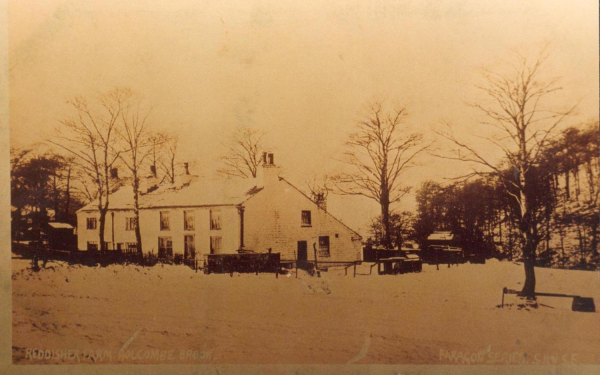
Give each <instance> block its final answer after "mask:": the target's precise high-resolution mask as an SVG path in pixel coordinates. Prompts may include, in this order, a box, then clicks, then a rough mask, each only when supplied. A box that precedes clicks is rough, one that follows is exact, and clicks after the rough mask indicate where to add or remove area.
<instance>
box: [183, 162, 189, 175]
mask: <svg viewBox="0 0 600 375" xmlns="http://www.w3.org/2000/svg"><path fill="white" fill-rule="evenodd" d="M183 167H184V168H185V174H186V175H189V174H190V163H183Z"/></svg>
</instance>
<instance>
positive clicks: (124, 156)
mask: <svg viewBox="0 0 600 375" xmlns="http://www.w3.org/2000/svg"><path fill="white" fill-rule="evenodd" d="M149 114H150V109H144V108H143V106H142V103H141V100H140V99H139V98H135V99H133V100H130V101H129V102H128V103H126V104H125V105H124V106H123V109H122V111H121V122H120V126H119V127H118V128H117V134H118V135H119V138H120V139H121V141H122V142H123V144H124V147H123V148H122V150H123V151H122V152H121V153H120V157H121V160H122V161H123V164H124V165H125V167H126V168H127V169H128V170H129V172H130V173H131V182H132V187H133V213H134V216H135V239H136V242H137V244H136V247H137V252H138V254H139V255H141V254H142V234H141V229H140V173H141V171H142V167H143V166H144V165H145V162H146V160H147V159H148V157H151V156H152V155H153V153H152V151H153V146H155V145H156V142H157V139H156V137H155V136H154V135H153V134H152V133H151V130H150V128H149V126H148V122H147V119H148V116H149Z"/></svg>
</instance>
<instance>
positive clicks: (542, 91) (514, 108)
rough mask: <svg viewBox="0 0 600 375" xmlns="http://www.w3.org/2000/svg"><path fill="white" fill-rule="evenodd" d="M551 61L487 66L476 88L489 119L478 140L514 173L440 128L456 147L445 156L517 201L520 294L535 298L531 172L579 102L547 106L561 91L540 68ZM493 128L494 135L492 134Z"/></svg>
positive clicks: (521, 60) (522, 60) (479, 105)
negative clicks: (498, 184)
mask: <svg viewBox="0 0 600 375" xmlns="http://www.w3.org/2000/svg"><path fill="white" fill-rule="evenodd" d="M547 59H548V54H547V53H546V52H545V50H542V52H541V53H540V54H539V55H538V56H537V58H536V59H535V60H533V61H530V60H528V59H527V58H525V57H523V56H518V58H517V61H516V63H514V64H513V65H512V67H511V69H510V70H509V71H508V72H506V73H504V72H503V73H498V72H493V71H490V70H484V72H483V82H484V84H483V85H478V86H476V87H477V88H478V89H479V90H480V91H481V93H482V94H483V97H482V100H481V101H480V102H478V103H475V104H472V106H473V107H474V108H476V109H477V110H478V111H480V112H481V113H482V114H483V115H484V118H486V120H485V121H483V122H482V123H481V125H482V126H483V127H485V130H484V131H485V133H486V134H490V135H489V136H485V137H479V138H481V139H483V140H484V142H485V143H487V144H488V145H490V146H492V147H497V148H499V149H500V150H501V151H502V153H503V155H504V157H505V160H506V163H507V164H508V166H509V168H510V169H511V170H512V171H513V173H504V172H503V168H502V167H501V166H497V165H496V164H494V163H493V162H491V161H490V160H488V158H487V157H486V156H485V155H484V154H483V153H482V152H481V151H480V150H478V149H477V148H476V147H475V146H473V145H470V144H468V143H467V142H464V141H461V140H459V139H457V138H456V137H455V135H454V134H453V132H452V127H451V126H450V125H449V124H447V125H448V130H447V131H443V132H438V134H440V135H441V136H443V137H444V138H445V139H447V140H449V141H450V142H451V143H452V144H454V146H455V149H454V150H452V151H453V154H452V156H443V157H445V158H448V159H453V160H460V161H465V162H470V163H473V164H474V165H476V166H479V167H483V170H482V169H481V168H477V167H475V168H474V169H473V172H472V173H471V174H470V175H489V174H493V175H496V176H498V177H499V178H500V180H501V181H502V183H503V184H504V189H505V190H506V192H507V193H508V194H509V195H510V196H512V197H513V198H514V199H515V200H516V202H517V204H518V207H519V213H520V228H519V230H520V233H521V238H522V240H523V244H524V245H523V263H524V268H525V283H524V285H523V290H522V291H521V294H522V295H525V296H528V297H534V296H535V287H536V279H535V268H534V266H535V260H536V249H537V245H538V244H539V242H540V240H541V239H542V236H541V235H540V234H539V232H540V230H539V229H540V228H539V226H540V223H541V221H540V219H539V218H537V217H536V216H535V215H533V214H532V207H533V206H532V204H533V203H532V202H533V197H534V195H535V194H536V192H535V190H534V189H533V188H532V187H531V185H532V181H530V179H531V176H532V174H531V173H530V172H531V171H532V170H533V168H534V167H536V166H538V164H539V162H540V158H541V157H542V154H543V151H544V150H545V149H546V148H547V147H548V146H549V141H550V139H551V137H552V136H553V131H554V130H555V129H556V128H557V126H559V125H560V124H561V123H562V122H563V120H564V119H565V117H567V116H568V115H569V114H571V113H572V112H573V111H574V109H575V106H573V107H569V108H566V109H556V108H552V107H550V106H545V104H546V100H547V99H548V96H549V95H550V94H552V93H554V92H556V91H558V90H560V89H561V87H560V86H559V85H558V84H557V79H543V78H542V77H541V69H542V67H543V65H544V63H545V62H546V61H547ZM495 132H496V133H497V135H496V136H495V135H493V133H495Z"/></svg>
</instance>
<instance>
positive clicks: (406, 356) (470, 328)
mask: <svg viewBox="0 0 600 375" xmlns="http://www.w3.org/2000/svg"><path fill="white" fill-rule="evenodd" d="M13 257H14V258H13V261H12V265H13V276H12V278H13V307H12V310H13V358H14V362H15V363H22V364H27V363H31V364H40V363H93V362H95V363H219V364H224V363H232V364H233V363H235V364H239V363H256V364H258V363H281V364H283V363H285V364H305V363H330V364H344V363H361V364H362V363H382V364H523V363H526V364H538V363H539V364H562V363H577V364H598V363H600V313H598V312H596V313H582V312H572V311H571V302H572V300H571V299H570V298H555V297H545V298H544V297H540V298H539V299H538V305H537V307H534V306H531V305H528V304H525V301H523V300H521V299H519V298H518V297H516V296H513V295H510V296H507V297H506V299H505V303H506V304H508V305H507V306H505V307H504V308H503V309H502V308H499V305H500V303H501V297H502V288H503V287H505V286H506V287H508V288H511V289H520V282H521V281H522V279H523V270H522V266H521V265H517V264H514V263H510V262H499V261H496V260H492V261H488V263H487V264H485V265H479V264H464V265H459V266H453V267H451V268H447V267H445V266H443V267H442V266H441V267H440V270H439V271H437V270H436V267H435V266H427V265H425V266H424V268H423V272H421V273H418V274H405V275H397V276H387V275H386V276H380V275H377V274H376V269H374V270H373V272H374V273H373V274H372V275H366V274H367V273H368V272H369V268H368V266H367V265H366V264H364V265H362V266H360V267H359V268H358V275H357V276H356V277H355V278H354V277H352V272H351V271H352V269H350V270H349V272H348V273H349V275H348V276H344V271H343V269H336V270H333V269H331V270H329V271H328V272H323V273H322V277H321V278H313V277H310V276H308V275H307V274H305V273H304V272H300V273H299V275H298V278H296V277H295V274H293V273H292V274H291V275H289V276H288V277H286V276H285V275H283V276H282V275H280V277H279V278H278V279H276V278H275V276H274V275H273V274H260V275H258V276H256V275H254V274H244V275H240V274H234V276H233V277H230V276H229V275H204V274H202V273H201V272H198V273H195V272H194V271H193V270H191V269H189V268H187V267H184V266H156V267H153V268H142V267H136V266H129V267H124V266H120V265H115V266H109V267H106V268H100V267H97V268H90V267H84V266H69V265H68V264H65V263H61V262H49V263H48V265H47V268H46V269H42V270H41V271H40V272H39V273H34V272H32V271H31V270H29V269H28V268H27V267H29V261H27V260H24V259H18V258H17V256H15V255H13ZM537 276H538V291H539V292H551V293H564V294H575V295H580V296H584V297H593V298H594V300H595V303H596V311H600V304H599V302H600V273H598V272H586V271H566V270H556V269H537Z"/></svg>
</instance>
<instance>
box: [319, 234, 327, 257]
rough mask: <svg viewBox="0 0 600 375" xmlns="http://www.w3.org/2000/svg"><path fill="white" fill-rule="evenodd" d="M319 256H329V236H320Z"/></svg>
mask: <svg viewBox="0 0 600 375" xmlns="http://www.w3.org/2000/svg"><path fill="white" fill-rule="evenodd" d="M319 256H320V257H328V256H329V236H319Z"/></svg>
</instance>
